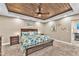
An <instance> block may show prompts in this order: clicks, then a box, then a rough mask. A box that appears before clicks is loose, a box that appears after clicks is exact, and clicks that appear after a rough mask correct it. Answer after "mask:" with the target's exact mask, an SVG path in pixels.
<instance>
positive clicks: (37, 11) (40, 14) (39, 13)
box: [36, 3, 49, 17]
mask: <svg viewBox="0 0 79 59" xmlns="http://www.w3.org/2000/svg"><path fill="white" fill-rule="evenodd" d="M42 10H44V8H42V4H41V3H39V5H38V8H37V9H36V14H37V16H38V17H41V16H42V15H48V14H49V12H42Z"/></svg>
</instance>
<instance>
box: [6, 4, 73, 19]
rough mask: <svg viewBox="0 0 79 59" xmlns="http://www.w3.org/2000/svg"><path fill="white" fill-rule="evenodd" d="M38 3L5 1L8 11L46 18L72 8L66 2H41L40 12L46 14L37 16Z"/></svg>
mask: <svg viewBox="0 0 79 59" xmlns="http://www.w3.org/2000/svg"><path fill="white" fill-rule="evenodd" d="M38 5H39V4H38V3H7V4H6V6H7V9H8V11H10V12H15V13H19V14H22V15H26V16H31V17H35V18H40V19H42V20H46V19H48V18H50V17H54V16H56V15H59V14H62V13H65V12H67V11H70V10H72V8H71V6H70V5H69V4H68V3H41V8H42V10H41V12H42V13H47V12H48V14H41V16H38V15H37V13H36V10H37V9H38Z"/></svg>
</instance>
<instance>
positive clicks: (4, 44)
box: [2, 43, 10, 46]
mask: <svg viewBox="0 0 79 59" xmlns="http://www.w3.org/2000/svg"><path fill="white" fill-rule="evenodd" d="M6 45H10V43H3V44H2V46H6Z"/></svg>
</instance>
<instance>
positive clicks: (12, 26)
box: [0, 16, 44, 44]
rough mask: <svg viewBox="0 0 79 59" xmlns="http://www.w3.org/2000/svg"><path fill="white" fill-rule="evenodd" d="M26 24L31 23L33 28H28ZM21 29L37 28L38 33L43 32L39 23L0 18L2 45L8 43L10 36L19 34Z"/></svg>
mask: <svg viewBox="0 0 79 59" xmlns="http://www.w3.org/2000/svg"><path fill="white" fill-rule="evenodd" d="M28 23H33V26H28V25H27V24H28ZM21 28H38V29H39V31H40V32H43V28H44V27H43V24H42V23H39V22H32V21H25V20H21V19H16V18H10V17H4V16H0V36H1V37H2V43H5V44H7V43H10V36H15V35H17V34H18V33H20V29H21Z"/></svg>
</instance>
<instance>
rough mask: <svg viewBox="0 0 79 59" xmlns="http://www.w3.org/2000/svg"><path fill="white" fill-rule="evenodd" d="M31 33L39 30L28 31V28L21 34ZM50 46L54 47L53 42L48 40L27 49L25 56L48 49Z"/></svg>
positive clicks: (22, 30)
mask: <svg viewBox="0 0 79 59" xmlns="http://www.w3.org/2000/svg"><path fill="white" fill-rule="evenodd" d="M29 31H38V29H26V28H24V29H21V32H29ZM48 46H53V40H48V41H46V42H42V43H40V44H37V45H35V46H32V47H29V48H27V49H26V52H25V55H26V56H27V55H29V54H31V53H33V52H35V51H38V50H40V49H43V48H46V47H48Z"/></svg>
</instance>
